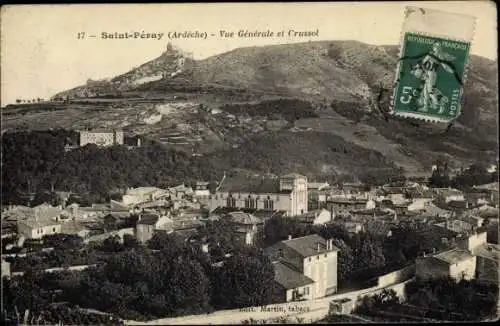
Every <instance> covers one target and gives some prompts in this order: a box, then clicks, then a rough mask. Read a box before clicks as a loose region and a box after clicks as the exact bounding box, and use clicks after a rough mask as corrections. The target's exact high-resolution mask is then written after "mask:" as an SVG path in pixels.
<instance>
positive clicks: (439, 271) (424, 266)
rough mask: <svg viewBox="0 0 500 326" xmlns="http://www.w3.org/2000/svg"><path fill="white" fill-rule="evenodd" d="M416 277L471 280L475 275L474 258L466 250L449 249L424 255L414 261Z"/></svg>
mask: <svg viewBox="0 0 500 326" xmlns="http://www.w3.org/2000/svg"><path fill="white" fill-rule="evenodd" d="M415 269H416V270H415V271H416V275H417V277H421V278H439V277H446V276H449V277H451V278H454V279H455V280H457V281H460V280H461V279H466V280H471V279H474V278H475V275H476V256H474V255H472V254H471V253H470V252H469V251H467V250H462V249H457V248H455V249H451V250H447V251H444V252H440V253H436V254H432V255H428V256H426V255H424V257H418V258H417V259H416V260H415Z"/></svg>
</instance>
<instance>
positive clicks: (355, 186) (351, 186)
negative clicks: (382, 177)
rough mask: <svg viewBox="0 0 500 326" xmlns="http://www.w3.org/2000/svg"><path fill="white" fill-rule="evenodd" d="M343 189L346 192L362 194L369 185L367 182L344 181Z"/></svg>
mask: <svg viewBox="0 0 500 326" xmlns="http://www.w3.org/2000/svg"><path fill="white" fill-rule="evenodd" d="M341 189H342V190H343V192H344V193H345V194H352V195H354V194H356V195H361V194H364V193H365V192H366V190H367V187H366V185H365V184H363V183H360V182H344V183H342V185H341Z"/></svg>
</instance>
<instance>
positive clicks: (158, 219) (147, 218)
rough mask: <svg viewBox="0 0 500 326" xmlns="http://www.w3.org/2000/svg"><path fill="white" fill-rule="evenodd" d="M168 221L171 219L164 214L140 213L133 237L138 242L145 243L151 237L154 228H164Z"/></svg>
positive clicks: (170, 221)
mask: <svg viewBox="0 0 500 326" xmlns="http://www.w3.org/2000/svg"><path fill="white" fill-rule="evenodd" d="M170 223H172V220H171V219H170V218H169V217H167V216H166V215H163V216H160V215H158V214H152V213H146V214H141V215H140V216H139V220H138V221H137V225H136V227H135V237H136V238H137V241H139V242H140V243H145V242H147V241H148V240H150V239H151V238H152V237H153V234H154V232H155V231H156V230H162V229H166V228H167V227H168V224H170Z"/></svg>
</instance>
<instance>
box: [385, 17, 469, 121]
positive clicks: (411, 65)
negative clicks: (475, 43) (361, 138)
mask: <svg viewBox="0 0 500 326" xmlns="http://www.w3.org/2000/svg"><path fill="white" fill-rule="evenodd" d="M415 16H417V17H416V19H415ZM452 16H454V15H453V14H452ZM408 17H410V18H412V20H413V21H412V24H406V25H405V26H404V30H403V33H402V40H401V43H402V44H401V48H400V57H399V62H398V68H397V72H396V76H395V88H394V95H393V105H392V111H393V114H395V115H397V116H403V117H410V118H417V119H424V120H429V121H436V122H450V121H452V120H453V119H456V118H458V116H459V115H460V112H461V105H460V99H461V97H462V92H463V85H464V80H465V78H466V72H467V64H468V61H469V52H470V48H471V41H470V40H471V39H472V35H473V34H472V33H473V29H474V20H472V22H471V20H468V21H465V25H468V26H469V30H471V31H472V32H470V31H468V30H467V28H466V33H460V35H457V33H455V31H452V30H450V29H449V26H450V24H446V19H440V18H448V21H450V22H456V21H457V20H458V21H460V20H461V19H462V20H463V16H458V17H456V18H455V19H454V20H453V17H451V18H452V20H450V19H449V18H450V14H448V13H443V12H436V11H431V10H427V9H420V8H418V9H416V8H408V9H407V18H408ZM429 17H431V18H432V19H429ZM439 22H444V23H445V24H446V26H447V28H445V29H441V28H439V25H440V24H439ZM418 23H420V24H418ZM430 25H433V26H430ZM460 26H461V27H462V28H463V26H464V25H463V24H462V25H460ZM447 29H448V30H447Z"/></svg>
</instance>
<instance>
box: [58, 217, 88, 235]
mask: <svg viewBox="0 0 500 326" xmlns="http://www.w3.org/2000/svg"><path fill="white" fill-rule="evenodd" d="M61 233H64V234H73V235H77V236H79V237H81V238H86V237H87V236H88V235H89V234H90V229H89V228H88V227H86V226H85V225H84V224H82V223H81V222H78V221H68V222H65V223H62V224H61Z"/></svg>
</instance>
